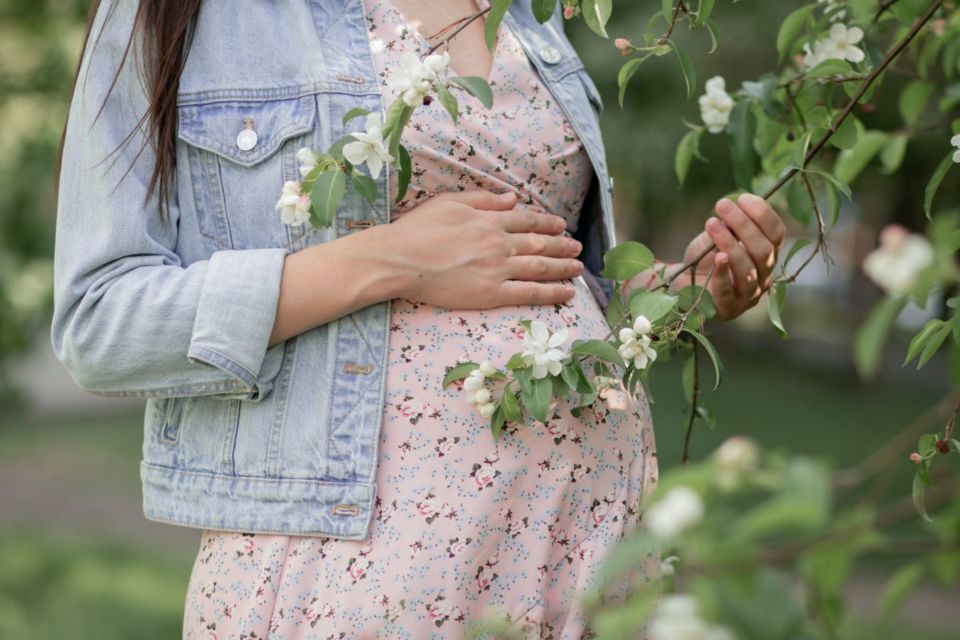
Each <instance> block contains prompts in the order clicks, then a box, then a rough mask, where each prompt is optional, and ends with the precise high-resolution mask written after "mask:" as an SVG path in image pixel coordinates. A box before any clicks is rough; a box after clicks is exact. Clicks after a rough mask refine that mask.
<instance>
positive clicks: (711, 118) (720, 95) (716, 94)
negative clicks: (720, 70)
mask: <svg viewBox="0 0 960 640" xmlns="http://www.w3.org/2000/svg"><path fill="white" fill-rule="evenodd" d="M698 102H699V104H700V118H701V119H702V120H703V123H704V124H705V125H707V131H709V132H710V133H720V132H721V131H723V130H724V129H726V128H727V123H728V122H730V111H731V110H732V109H733V104H734V103H733V98H731V97H730V94H728V93H727V91H726V83H725V81H724V79H723V77H722V76H714V77H712V78H710V79H709V80H707V84H706V93H704V94H703V95H702V96H700V98H699V100H698Z"/></svg>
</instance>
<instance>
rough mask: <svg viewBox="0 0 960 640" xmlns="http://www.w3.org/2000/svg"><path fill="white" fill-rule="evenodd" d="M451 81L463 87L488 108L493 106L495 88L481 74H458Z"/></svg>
mask: <svg viewBox="0 0 960 640" xmlns="http://www.w3.org/2000/svg"><path fill="white" fill-rule="evenodd" d="M450 82H452V83H454V84H456V85H458V86H461V87H463V88H464V89H465V90H466V91H467V93H469V94H470V95H472V96H473V97H474V98H476V99H477V100H479V101H480V103H481V104H482V105H483V106H485V107H486V108H487V109H491V108H493V89H491V88H490V84H489V83H488V82H487V81H486V80H484V79H483V78H481V77H479V76H458V77H456V78H453V79H451V80H450Z"/></svg>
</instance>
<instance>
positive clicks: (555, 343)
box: [521, 320, 567, 379]
mask: <svg viewBox="0 0 960 640" xmlns="http://www.w3.org/2000/svg"><path fill="white" fill-rule="evenodd" d="M566 340H567V329H566V328H563V329H560V330H559V331H557V332H555V333H553V334H552V335H551V333H550V330H549V329H547V325H546V324H544V323H543V322H541V321H539V320H534V321H533V322H531V323H530V329H529V330H528V331H526V332H525V333H524V336H523V353H522V354H521V355H522V357H523V362H524V364H526V365H527V366H531V365H532V366H533V371H532V372H531V375H532V376H533V377H534V378H537V379H539V378H546V377H547V375H548V374H549V375H554V376H555V375H559V374H560V372H561V371H563V361H564V360H565V359H566V358H567V353H566V352H565V351H563V350H562V349H560V347H561V346H562V345H563V343H564V342H566Z"/></svg>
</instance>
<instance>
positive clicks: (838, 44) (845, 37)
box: [827, 23, 866, 63]
mask: <svg viewBox="0 0 960 640" xmlns="http://www.w3.org/2000/svg"><path fill="white" fill-rule="evenodd" d="M861 40H863V29H861V28H860V27H849V28H848V27H847V26H846V25H845V24H840V23H837V24H834V25H832V26H831V27H830V36H829V44H828V45H827V46H828V47H829V48H830V51H831V52H832V54H833V55H831V56H830V57H832V58H840V59H841V60H848V61H850V62H853V63H857V62H863V59H864V58H865V57H866V54H864V53H863V49H860V48H859V47H856V46H854V45H856V44H857V43H858V42H860V41H861Z"/></svg>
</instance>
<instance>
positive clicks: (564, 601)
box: [184, 0, 657, 640]
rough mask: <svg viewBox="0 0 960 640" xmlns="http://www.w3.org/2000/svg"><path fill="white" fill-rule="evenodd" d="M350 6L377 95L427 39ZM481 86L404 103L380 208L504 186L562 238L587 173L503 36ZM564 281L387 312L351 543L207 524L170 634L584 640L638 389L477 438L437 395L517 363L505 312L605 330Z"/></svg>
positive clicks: (617, 501) (634, 491)
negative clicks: (549, 297)
mask: <svg viewBox="0 0 960 640" xmlns="http://www.w3.org/2000/svg"><path fill="white" fill-rule="evenodd" d="M484 2H485V0H479V2H478V4H480V5H481V6H484V5H483V3H484ZM364 4H365V7H366V15H367V19H368V21H369V36H370V39H371V45H372V49H373V51H374V55H375V62H376V63H377V65H378V68H379V69H380V74H381V82H382V84H383V86H384V92H385V93H389V89H387V88H386V82H387V80H388V79H389V78H390V76H391V74H393V73H395V72H396V71H397V69H398V67H399V58H400V55H401V54H402V53H403V52H404V51H406V50H414V51H417V52H419V53H423V52H424V51H425V50H426V48H427V47H428V45H427V43H426V40H425V39H424V38H423V37H422V36H421V35H420V34H419V33H418V32H417V31H416V30H414V29H412V28H411V27H410V26H409V24H408V23H407V22H406V21H405V19H404V18H403V16H402V15H401V13H400V12H399V11H398V10H397V9H396V8H395V7H394V6H393V5H392V4H391V3H390V2H389V0H364ZM490 84H491V86H492V87H493V90H494V95H495V108H494V110H489V111H488V110H486V109H484V108H483V106H482V105H480V104H479V102H478V101H476V100H475V99H473V98H472V97H470V96H469V95H467V94H466V93H465V92H458V94H457V97H458V99H459V100H460V106H461V120H460V124H459V126H457V127H454V126H453V124H452V123H451V122H450V119H449V116H448V115H447V113H446V111H445V110H444V109H443V107H442V106H441V105H440V104H439V103H438V102H436V101H435V102H434V103H433V104H431V105H430V106H428V107H425V108H421V109H418V110H417V112H416V115H415V117H414V119H413V121H412V123H411V125H412V126H411V128H410V130H409V131H408V132H405V135H404V144H405V145H406V146H407V148H408V149H409V150H410V153H411V156H412V159H413V164H414V171H413V174H414V175H413V180H412V183H411V188H410V191H409V192H408V196H407V198H406V199H405V200H404V201H403V202H401V203H399V204H397V205H395V206H394V210H393V211H392V215H393V216H394V217H395V216H399V215H403V213H405V212H406V211H409V210H410V209H411V208H413V207H415V206H416V205H417V204H419V203H420V202H421V201H423V200H424V199H426V198H428V197H430V196H432V195H434V194H436V193H439V192H442V191H451V190H463V189H487V190H490V191H494V192H502V191H505V190H508V189H512V190H514V191H515V192H516V193H517V194H518V195H519V196H520V201H521V203H522V206H528V207H531V208H536V209H541V210H546V211H550V212H553V213H556V214H558V215H562V216H564V217H565V218H566V219H567V222H568V231H570V232H572V231H573V230H575V228H576V223H577V219H576V216H577V214H578V212H579V210H580V208H581V205H582V203H583V200H584V198H585V195H586V191H587V189H588V187H589V183H590V179H591V167H590V164H589V161H588V159H587V157H586V154H585V152H584V150H583V148H582V146H581V144H580V141H579V140H578V138H577V137H576V135H575V134H574V132H573V130H572V128H571V127H570V125H569V123H568V122H567V121H566V119H565V116H564V114H563V112H562V109H561V108H560V107H559V106H558V105H557V103H556V102H555V101H554V100H553V98H552V96H551V95H550V93H549V91H548V90H547V89H546V87H545V86H544V85H543V84H542V83H541V82H540V80H539V78H538V76H537V74H536V72H535V71H534V70H533V69H532V67H531V66H530V64H529V62H528V61H527V59H526V57H525V55H524V53H523V50H522V49H521V46H520V44H519V42H518V41H517V40H516V39H515V38H514V37H513V36H512V34H511V33H510V31H509V29H507V28H506V26H503V27H501V29H500V37H499V43H498V45H497V48H496V51H495V53H494V64H493V69H492V71H491V77H490ZM392 98H393V96H392V95H389V96H387V99H388V100H389V99H392ZM574 283H575V285H576V290H577V293H576V296H575V297H574V299H573V300H571V301H570V302H568V303H566V304H560V305H540V306H532V307H525V306H513V307H501V308H498V309H494V310H487V311H462V310H447V309H440V308H435V307H432V306H429V305H425V304H421V303H417V302H414V301H410V300H395V301H394V305H393V315H392V322H391V325H392V326H391V334H390V353H389V364H388V372H387V401H386V403H385V406H384V416H383V428H382V431H381V436H380V443H379V452H378V455H379V458H378V467H377V478H376V482H377V499H376V505H375V512H374V515H373V522H372V524H371V529H370V533H369V536H368V538H367V539H365V540H362V541H351V540H339V539H331V538H324V537H298V536H278V535H261V534H256V535H254V534H239V533H228V532H217V531H205V532H204V533H203V537H202V541H201V547H200V550H199V553H198V554H197V558H196V561H195V563H194V567H193V572H192V574H191V578H190V585H189V590H188V594H187V602H186V610H185V620H184V637H185V638H190V639H192V640H214V639H217V640H226V639H227V638H230V639H235V638H238V639H242V640H252V639H257V640H260V639H263V638H279V639H283V640H290V639H295V638H317V639H326V638H410V639H416V640H420V639H425V638H459V637H463V636H464V635H465V634H466V633H467V630H468V626H469V625H471V624H475V623H477V622H478V621H480V620H481V619H484V618H485V617H487V616H490V617H494V618H497V619H499V620H501V621H503V620H505V621H506V624H508V625H511V626H512V629H514V630H515V631H517V632H520V633H521V634H525V635H526V636H528V637H535V638H557V639H560V638H563V639H573V638H582V637H589V635H590V631H589V629H587V628H586V626H585V624H584V621H583V619H582V618H583V616H582V612H581V610H580V608H579V606H578V601H577V597H578V596H579V595H580V594H581V593H583V592H584V590H586V589H588V588H589V587H590V586H591V585H593V584H594V583H595V581H596V578H597V572H598V570H599V567H600V563H601V561H602V560H603V557H604V555H605V553H606V552H607V551H608V550H609V549H610V548H611V547H612V546H613V545H614V544H616V542H617V541H618V540H619V539H621V538H622V537H623V535H624V534H625V533H627V532H628V531H630V529H631V528H632V527H634V526H636V523H637V521H638V519H639V513H638V505H639V501H640V498H641V496H642V495H643V494H645V493H647V492H648V491H649V490H650V488H651V486H652V484H653V483H654V482H655V481H656V475H657V464H656V454H655V451H654V441H653V430H652V424H651V421H650V412H649V407H648V405H647V402H646V398H645V397H644V396H643V393H642V391H641V392H640V394H639V396H638V397H634V398H631V397H629V396H627V395H626V394H625V393H623V392H622V390H621V391H620V392H619V393H618V392H616V391H611V393H610V394H609V395H608V397H607V400H606V402H598V403H596V404H595V405H594V407H593V409H592V410H587V411H584V412H583V413H582V414H581V416H580V417H579V418H577V417H574V416H573V415H572V414H571V411H570V409H571V407H570V405H569V403H567V402H560V403H556V404H554V405H553V406H552V408H551V411H550V415H549V418H548V420H547V421H546V422H545V423H540V422H536V421H533V420H532V419H530V420H528V421H527V422H526V423H525V424H514V423H508V424H507V425H506V427H505V429H504V432H503V435H502V437H501V438H500V440H499V441H494V439H493V437H492V435H491V433H490V428H489V425H488V419H485V418H482V417H481V416H480V415H479V414H478V413H477V411H476V408H475V405H472V404H469V403H468V402H467V401H466V397H465V394H464V393H463V392H462V391H461V390H460V389H459V388H456V385H454V386H451V387H449V388H447V389H443V388H442V387H441V383H442V379H443V376H444V373H445V370H446V367H448V366H450V365H451V364H453V363H454V362H456V361H461V360H473V361H480V360H483V359H489V360H491V361H492V362H494V363H503V362H505V361H506V360H507V359H508V358H509V356H510V355H512V354H513V353H516V352H518V351H520V350H521V348H522V347H521V340H522V333H521V327H520V326H519V324H518V321H519V320H520V319H522V318H527V319H530V320H542V321H543V322H545V323H546V324H547V325H548V326H549V327H551V328H552V329H554V330H556V329H559V328H562V327H567V328H568V329H569V332H570V340H573V339H576V338H578V337H582V338H588V337H589V338H596V337H603V336H605V335H606V334H607V332H608V331H609V326H608V325H607V323H606V320H605V319H604V315H603V313H602V311H601V309H600V308H599V306H598V305H597V303H596V301H595V300H594V298H593V296H592V295H591V293H590V291H589V289H588V288H587V285H586V283H585V282H584V281H583V279H582V278H577V279H576V280H575V281H574Z"/></svg>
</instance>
